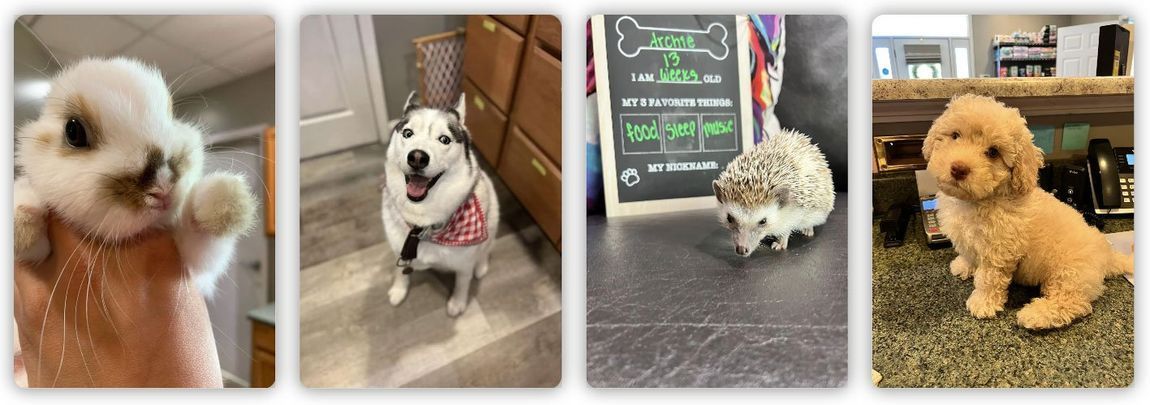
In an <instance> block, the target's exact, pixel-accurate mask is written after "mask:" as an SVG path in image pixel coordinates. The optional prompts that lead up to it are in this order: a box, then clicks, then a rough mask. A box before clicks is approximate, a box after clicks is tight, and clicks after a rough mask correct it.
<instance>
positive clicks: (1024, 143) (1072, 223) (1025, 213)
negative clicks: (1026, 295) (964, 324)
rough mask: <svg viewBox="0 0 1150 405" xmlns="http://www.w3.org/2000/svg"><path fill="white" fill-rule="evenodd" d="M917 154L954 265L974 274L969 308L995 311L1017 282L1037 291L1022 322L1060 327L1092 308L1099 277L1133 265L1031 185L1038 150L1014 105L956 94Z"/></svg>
mask: <svg viewBox="0 0 1150 405" xmlns="http://www.w3.org/2000/svg"><path fill="white" fill-rule="evenodd" d="M922 152H923V156H925V157H926V159H927V160H928V164H927V171H928V172H930V174H931V175H933V176H934V177H935V178H936V179H937V180H938V184H939V190H940V192H939V194H938V197H939V198H938V215H939V222H940V225H941V227H942V231H943V232H944V233H946V234H947V236H949V237H950V239H951V240H952V241H953V242H954V247H955V250H956V251H958V254H959V256H958V257H957V258H955V259H954V261H953V262H951V264H950V270H951V273H952V274H954V275H956V276H958V277H961V278H963V279H966V278H968V277H970V276H971V275H973V276H974V291H973V292H972V293H971V294H970V298H968V299H967V301H966V308H967V309H968V310H969V311H970V313H971V315H974V316H975V317H977V318H992V317H994V316H996V314H997V313H998V312H999V311H1002V310H1003V305H1004V304H1005V303H1006V295H1007V288H1008V286H1009V285H1010V283H1011V282H1016V283H1019V284H1022V285H1032V286H1033V285H1038V286H1041V290H1042V296H1041V297H1039V298H1035V299H1034V300H1033V301H1031V302H1030V303H1028V304H1027V305H1026V306H1024V307H1023V308H1022V309H1021V310H1019V311H1018V318H1017V323H1018V325H1019V326H1022V327H1024V328H1028V329H1049V328H1058V327H1063V326H1066V325H1069V324H1070V323H1071V322H1073V321H1074V320H1075V319H1078V318H1081V317H1083V316H1086V315H1088V314H1090V313H1091V311H1092V306H1091V302H1093V301H1094V300H1095V299H1096V298H1098V296H1099V295H1101V294H1102V291H1103V290H1104V286H1103V279H1104V278H1105V277H1107V276H1114V275H1120V274H1123V273H1133V272H1134V260H1133V258H1132V257H1130V256H1125V255H1122V254H1118V253H1117V252H1115V251H1114V250H1113V249H1112V248H1111V247H1110V244H1109V243H1108V242H1107V241H1106V238H1105V237H1104V236H1103V235H1102V233H1101V232H1099V231H1098V230H1097V229H1095V228H1094V227H1091V226H1089V225H1087V224H1086V221H1085V220H1083V218H1082V215H1081V214H1079V213H1078V212H1077V211H1075V210H1074V209H1073V208H1071V207H1070V206H1068V205H1066V204H1064V203H1062V202H1060V201H1058V200H1057V199H1055V198H1054V197H1053V196H1052V195H1050V194H1049V193H1047V192H1045V191H1043V190H1042V189H1040V188H1038V187H1037V177H1038V168H1039V167H1040V166H1042V161H1043V158H1042V151H1041V150H1040V149H1038V148H1037V147H1036V146H1034V143H1033V135H1031V133H1030V130H1029V129H1027V126H1026V119H1024V118H1023V117H1022V116H1021V115H1020V114H1019V112H1018V109H1015V108H1008V107H1007V106H1005V105H1003V104H1002V103H999V102H996V101H995V100H994V99H993V98H990V97H982V96H975V95H969V94H968V95H963V96H959V97H955V98H954V99H952V100H951V101H950V104H948V105H947V109H946V111H945V112H943V114H942V115H941V116H939V117H938V119H936V120H935V121H934V124H933V126H931V128H930V132H929V133H928V134H927V138H926V140H925V142H924V143H923V148H922Z"/></svg>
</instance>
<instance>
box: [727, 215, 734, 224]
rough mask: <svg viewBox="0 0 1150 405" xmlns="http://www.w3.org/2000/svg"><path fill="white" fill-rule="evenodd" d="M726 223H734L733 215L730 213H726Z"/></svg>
mask: <svg viewBox="0 0 1150 405" xmlns="http://www.w3.org/2000/svg"><path fill="white" fill-rule="evenodd" d="M727 223H728V224H733V223H735V217H734V216H731V214H727Z"/></svg>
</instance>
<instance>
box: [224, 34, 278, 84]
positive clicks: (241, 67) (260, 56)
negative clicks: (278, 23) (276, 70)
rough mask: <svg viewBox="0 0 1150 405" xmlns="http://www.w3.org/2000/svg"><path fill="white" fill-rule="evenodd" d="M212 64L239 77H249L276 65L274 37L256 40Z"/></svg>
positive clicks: (271, 35)
mask: <svg viewBox="0 0 1150 405" xmlns="http://www.w3.org/2000/svg"><path fill="white" fill-rule="evenodd" d="M212 62H213V64H215V65H216V66H219V67H222V68H224V69H228V70H231V71H233V72H236V73H237V74H239V75H240V76H244V75H249V74H252V73H255V72H256V71H259V70H260V69H264V68H267V67H269V66H273V65H275V63H276V35H275V33H268V34H266V35H264V36H262V37H259V38H256V40H254V41H252V42H250V43H248V44H247V45H244V46H242V47H240V48H239V49H236V50H233V51H230V52H228V53H226V54H224V55H223V56H220V57H218V58H216V59H214V60H213V61H212Z"/></svg>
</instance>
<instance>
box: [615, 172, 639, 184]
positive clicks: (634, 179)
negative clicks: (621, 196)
mask: <svg viewBox="0 0 1150 405" xmlns="http://www.w3.org/2000/svg"><path fill="white" fill-rule="evenodd" d="M619 181H622V182H623V184H626V185H627V187H631V186H634V185H636V184H639V171H638V170H635V169H634V168H630V169H627V170H624V171H623V174H621V175H620V176H619Z"/></svg>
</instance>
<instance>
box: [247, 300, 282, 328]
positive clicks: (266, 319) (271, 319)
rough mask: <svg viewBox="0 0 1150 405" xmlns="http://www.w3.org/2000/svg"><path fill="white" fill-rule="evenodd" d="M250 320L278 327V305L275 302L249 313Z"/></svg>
mask: <svg viewBox="0 0 1150 405" xmlns="http://www.w3.org/2000/svg"><path fill="white" fill-rule="evenodd" d="M248 319H251V320H253V321H256V322H262V323H265V324H268V325H271V326H276V303H274V302H273V303H271V304H267V305H264V306H262V307H259V308H256V309H253V310H251V311H248Z"/></svg>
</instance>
